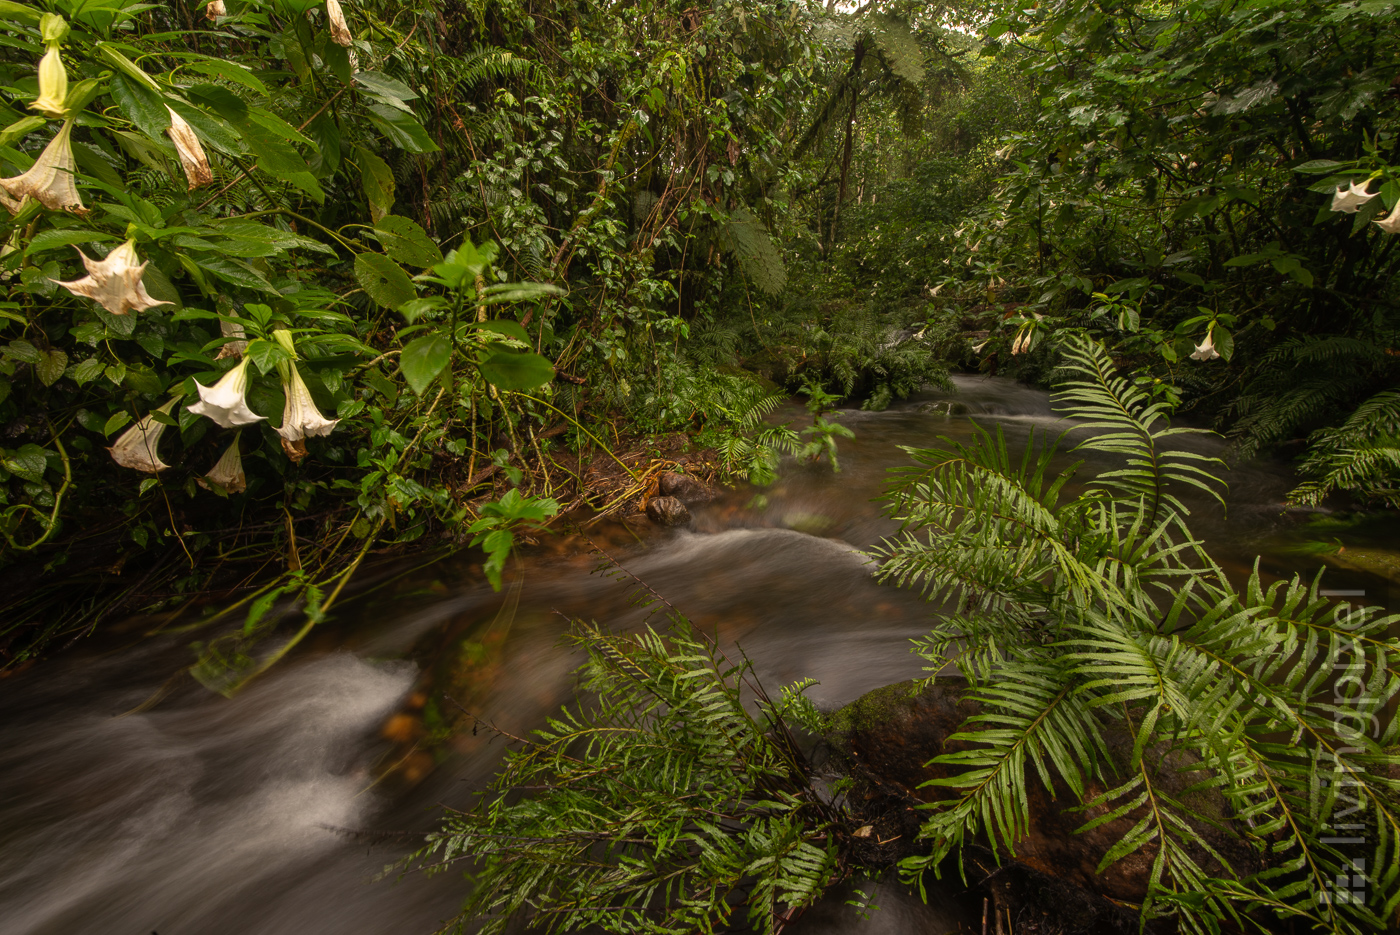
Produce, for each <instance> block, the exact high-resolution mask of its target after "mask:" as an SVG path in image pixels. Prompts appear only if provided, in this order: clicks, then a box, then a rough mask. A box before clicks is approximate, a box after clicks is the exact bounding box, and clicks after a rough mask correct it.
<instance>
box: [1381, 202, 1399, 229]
mask: <svg viewBox="0 0 1400 935" xmlns="http://www.w3.org/2000/svg"><path fill="white" fill-rule="evenodd" d="M1376 226H1377V227H1379V228H1380V229H1381V230H1383V231H1385V232H1386V233H1387V234H1400V201H1397V202H1396V203H1395V207H1394V209H1392V210H1391V212H1390V213H1389V214H1387V215H1386V216H1385V217H1383V218H1381V219H1380V220H1379V221H1377V222H1376Z"/></svg>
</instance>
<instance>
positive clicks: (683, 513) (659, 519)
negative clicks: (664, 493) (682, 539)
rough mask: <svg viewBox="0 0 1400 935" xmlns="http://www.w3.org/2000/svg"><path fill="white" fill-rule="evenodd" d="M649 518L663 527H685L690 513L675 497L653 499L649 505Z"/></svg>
mask: <svg viewBox="0 0 1400 935" xmlns="http://www.w3.org/2000/svg"><path fill="white" fill-rule="evenodd" d="M647 518H648V519H650V520H651V521H652V522H653V523H657V524H658V525H661V526H684V525H685V524H686V523H688V522H690V511H689V510H687V509H686V508H685V504H684V503H682V502H681V501H679V500H677V499H676V498H675V497H653V498H652V500H651V502H650V503H648V504H647Z"/></svg>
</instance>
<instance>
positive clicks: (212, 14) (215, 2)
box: [204, 0, 228, 23]
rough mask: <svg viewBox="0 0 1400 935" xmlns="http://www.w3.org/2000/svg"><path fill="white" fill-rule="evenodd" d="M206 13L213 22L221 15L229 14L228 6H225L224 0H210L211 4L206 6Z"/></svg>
mask: <svg viewBox="0 0 1400 935" xmlns="http://www.w3.org/2000/svg"><path fill="white" fill-rule="evenodd" d="M204 15H205V16H206V17H208V18H209V22H211V23H213V22H216V21H218V20H219V19H220V18H221V17H224V16H228V7H226V6H224V0H209V5H208V6H206V7H205V8H204Z"/></svg>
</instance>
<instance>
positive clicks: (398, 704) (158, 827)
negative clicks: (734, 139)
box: [0, 376, 1390, 935]
mask: <svg viewBox="0 0 1400 935" xmlns="http://www.w3.org/2000/svg"><path fill="white" fill-rule="evenodd" d="M955 382H956V384H957V389H958V392H957V393H956V395H950V394H946V393H939V392H932V391H930V392H926V393H923V394H920V395H919V396H917V397H915V398H912V399H909V400H905V401H904V402H902V403H899V404H897V405H896V406H894V407H893V408H891V409H890V410H888V411H885V412H880V413H866V412H856V411H851V412H846V413H844V414H843V416H842V422H843V424H845V425H846V426H848V427H849V428H850V429H852V430H853V431H854V432H855V434H856V437H855V439H853V440H849V441H846V440H843V441H842V442H841V443H840V452H839V454H840V464H841V468H842V470H841V472H840V473H833V472H832V471H831V469H830V468H829V467H827V466H826V465H817V466H801V465H794V464H789V465H787V467H786V469H785V471H784V473H783V474H782V476H781V477H780V479H779V480H778V482H777V483H775V484H774V485H773V486H772V487H771V488H770V489H768V490H767V491H764V493H763V496H764V497H765V498H766V503H765V502H762V501H761V500H755V499H754V491H753V490H746V491H733V492H729V493H727V494H726V495H725V496H723V497H721V498H720V499H719V500H717V501H715V502H714V503H711V504H708V505H705V506H702V507H699V508H698V509H695V510H694V511H693V512H694V514H695V515H694V520H693V522H692V524H691V526H690V527H689V528H686V529H681V530H669V531H656V532H652V533H650V534H648V535H647V536H646V537H645V540H644V541H639V540H636V539H635V538H632V537H626V536H623V535H613V536H611V538H605V539H600V540H599V544H600V545H604V547H605V548H607V549H608V551H609V552H610V554H612V555H613V557H614V558H616V559H617V560H618V561H620V562H621V563H622V564H623V565H625V567H626V568H627V569H628V570H629V571H630V572H632V573H633V574H635V575H636V576H637V577H638V578H640V579H641V580H642V581H644V582H646V584H647V585H649V586H650V587H651V588H652V589H654V590H655V591H657V592H659V593H660V594H662V595H664V596H665V598H666V599H667V600H668V601H669V602H670V603H671V604H673V605H674V606H675V607H676V608H677V609H679V610H680V611H681V612H683V613H685V614H687V615H688V616H690V617H691V619H692V620H694V621H695V622H696V623H697V624H700V625H702V626H704V627H706V628H707V629H711V630H714V631H717V632H718V633H719V635H720V639H721V641H722V642H724V643H727V644H734V643H738V644H739V645H740V646H742V648H743V650H744V651H745V652H746V653H747V654H748V656H749V657H750V658H751V659H752V660H753V661H754V663H755V666H756V670H757V673H758V675H759V676H760V677H761V678H762V680H763V681H764V682H765V683H766V684H767V685H768V686H770V687H775V686H777V685H779V684H783V683H786V682H790V681H793V680H796V679H799V678H803V677H811V678H815V679H816V680H817V681H818V682H819V684H818V685H817V686H815V687H814V688H813V689H812V690H811V691H810V693H809V695H810V697H812V699H813V700H814V701H816V702H817V704H818V705H819V706H821V707H823V708H832V707H836V706H839V705H842V704H844V703H846V702H849V701H851V700H852V699H854V698H856V697H858V696H859V695H861V694H863V693H864V692H866V691H869V690H871V689H874V688H877V687H880V686H883V685H887V684H889V683H891V682H895V681H898V680H901V679H908V678H912V677H915V676H918V675H920V674H921V669H920V660H919V659H917V658H916V657H914V656H912V655H911V654H910V652H909V649H908V647H909V640H910V639H911V638H913V637H915V636H918V635H920V634H921V633H922V632H923V630H924V629H925V621H926V619H927V614H928V608H927V606H926V605H924V604H923V603H922V602H921V601H920V600H919V599H918V597H917V595H915V594H913V593H911V592H906V591H901V590H898V589H895V588H892V587H884V586H880V585H877V584H875V583H874V581H873V580H872V578H871V575H870V567H869V565H868V563H867V560H866V559H865V558H864V556H862V555H861V554H860V552H859V551H858V550H860V549H862V548H866V547H868V546H870V545H872V544H874V543H876V542H878V541H879V539H880V538H881V537H882V536H885V535H888V534H889V533H891V532H892V531H893V530H894V528H895V526H894V524H893V523H892V522H890V521H889V520H888V519H886V518H884V517H883V516H882V515H881V512H880V507H879V504H878V503H873V502H872V498H873V497H876V496H877V495H878V494H879V492H880V490H881V488H882V486H883V485H884V483H885V482H886V471H887V469H888V468H890V467H894V466H898V465H901V464H904V463H907V460H908V459H907V456H906V455H905V454H904V452H902V451H901V450H900V447H899V446H902V445H912V446H920V447H929V446H932V445H934V444H935V443H936V439H937V436H939V435H948V436H950V437H953V438H956V439H966V438H968V437H970V434H971V431H972V428H971V423H970V422H969V419H968V417H969V416H971V417H973V418H976V419H978V420H979V421H980V422H982V423H983V424H984V425H988V426H990V425H992V424H993V423H995V424H997V425H1000V426H1002V428H1003V429H1004V431H1005V432H1006V435H1007V438H1008V441H1009V442H1010V443H1011V444H1012V446H1013V447H1021V446H1024V444H1025V443H1026V439H1027V438H1028V436H1029V434H1030V433H1031V432H1032V431H1033V430H1034V431H1036V432H1040V431H1045V430H1049V431H1052V432H1058V431H1060V430H1062V429H1063V428H1064V427H1065V424H1064V423H1063V422H1061V421H1059V420H1057V418H1056V417H1055V416H1054V414H1053V413H1052V412H1051V409H1050V405H1049V400H1048V397H1047V396H1046V394H1045V393H1042V392H1039V391H1035V390H1031V389H1028V388H1026V387H1023V386H1019V385H1017V384H1014V383H1012V382H1010V381H1007V380H1002V379H996V378H985V377H974V376H962V377H956V378H955ZM788 415H791V416H792V417H794V418H799V417H800V416H801V410H800V408H793V409H792V410H791V411H790V412H789V413H788ZM1057 423H1058V424H1057ZM1193 444H1194V445H1196V446H1198V450H1202V451H1210V450H1220V444H1219V442H1218V441H1217V440H1213V439H1200V440H1197V441H1195V442H1193ZM1226 479H1227V480H1228V482H1229V484H1230V490H1229V494H1228V498H1227V499H1228V503H1229V505H1228V509H1227V510H1221V509H1220V507H1219V506H1218V505H1211V504H1209V503H1206V502H1204V501H1193V502H1192V508H1193V516H1192V526H1193V529H1194V530H1195V531H1196V532H1197V533H1198V534H1203V535H1204V536H1205V537H1206V539H1207V541H1208V543H1209V545H1210V547H1211V548H1212V550H1213V551H1214V553H1215V555H1216V557H1217V558H1218V559H1219V560H1221V561H1222V563H1224V564H1225V566H1226V568H1227V569H1229V570H1231V571H1232V573H1233V572H1238V573H1241V574H1243V573H1245V572H1246V571H1247V570H1248V568H1249V567H1250V565H1251V564H1252V563H1253V561H1254V556H1255V555H1256V554H1260V553H1263V555H1264V558H1263V561H1262V566H1261V567H1262V569H1263V570H1264V572H1265V573H1267V574H1269V575H1290V574H1292V573H1294V572H1304V573H1308V574H1311V573H1313V572H1314V571H1315V570H1316V568H1317V566H1318V564H1319V559H1317V558H1315V557H1309V556H1307V555H1305V554H1300V553H1297V552H1292V551H1289V550H1287V549H1285V548H1284V547H1283V545H1282V544H1281V543H1285V542H1286V541H1287V539H1288V536H1290V535H1291V534H1292V533H1291V530H1292V529H1293V528H1294V527H1296V526H1297V525H1298V524H1299V522H1300V520H1301V518H1302V517H1301V516H1300V515H1298V514H1294V513H1291V512H1290V511H1288V510H1286V509H1285V508H1284V507H1283V505H1282V500H1283V496H1284V494H1285V493H1286V492H1287V491H1288V489H1289V488H1290V487H1291V486H1292V484H1293V479H1292V475H1291V472H1290V470H1289V468H1288V466H1287V465H1286V464H1283V463H1281V462H1251V463H1247V464H1244V465H1239V466H1236V467H1235V468H1234V469H1233V470H1231V471H1230V472H1229V473H1228V475H1227V477H1226ZM619 532H621V529H620V528H619ZM600 535H602V534H601V533H600ZM470 561H471V558H470V557H468V556H465V555H463V556H459V557H454V558H451V559H448V560H445V561H442V562H439V563H437V564H435V565H432V566H429V567H426V568H422V569H419V570H417V571H411V572H409V573H407V574H400V575H399V576H398V577H392V578H391V576H390V575H388V574H387V573H386V574H384V575H383V577H384V580H385V584H384V585H383V586H382V587H379V588H378V589H375V590H373V591H371V592H370V593H368V594H366V595H364V596H362V597H360V598H356V599H354V600H347V601H345V602H344V603H343V604H342V605H340V606H338V607H337V608H336V615H337V618H338V619H337V620H336V621H334V622H332V623H329V624H326V625H324V626H323V627H321V628H320V629H318V631H317V632H316V633H315V634H314V635H313V638H312V639H309V640H308V641H307V643H306V644H305V645H304V646H303V647H300V648H299V649H298V651H297V652H296V653H294V654H293V655H292V656H290V657H289V658H288V659H286V660H284V661H283V663H281V664H280V665H278V666H277V667H276V668H275V669H273V670H272V671H271V672H270V673H269V674H267V675H266V676H264V677H262V678H261V679H259V680H257V681H255V682H254V683H252V684H251V685H250V686H249V687H248V688H246V689H245V690H244V691H242V692H241V693H239V694H237V695H236V696H234V697H233V698H231V699H228V698H224V697H222V696H220V695H217V694H214V693H211V692H209V691H207V690H205V689H204V688H202V687H200V686H198V685H197V684H194V683H193V682H192V681H191V680H190V679H188V678H183V679H172V674H174V673H177V672H178V671H179V670H180V669H181V668H182V667H184V666H186V665H188V664H189V662H190V661H191V659H192V654H191V651H190V648H189V644H190V643H191V642H192V641H193V640H196V639H200V638H207V637H208V634H203V633H194V634H191V633H167V634H162V635H159V636H156V637H153V638H144V639H143V638H140V629H139V628H136V629H134V630H133V631H131V632H130V633H126V634H123V633H121V632H119V630H118V632H114V633H108V634H103V635H101V636H99V637H94V638H93V639H91V640H89V641H88V642H86V643H82V644H79V645H78V646H77V647H76V648H75V649H74V650H71V651H69V652H67V653H64V654H62V655H60V656H59V657H56V658H54V659H50V660H48V661H47V662H44V663H42V664H40V665H37V666H34V667H32V668H31V669H29V670H27V671H25V672H22V673H19V674H18V675H15V676H14V677H11V678H7V679H4V680H0V931H3V932H4V933H5V935H244V933H246V935H254V933H256V935H282V933H286V935H291V933H334V935H388V933H393V935H429V933H431V932H433V931H434V930H435V929H436V928H437V927H438V926H439V925H440V924H441V922H442V921H443V920H444V919H446V918H449V917H450V916H452V915H453V914H454V913H455V910H456V908H457V906H458V905H459V904H460V901H461V898H462V896H463V884H462V881H461V878H460V876H459V875H456V874H450V873H449V874H441V875H438V876H434V877H424V876H421V875H410V876H406V877H403V878H399V877H398V875H397V873H396V872H390V873H389V874H388V875H387V877H383V878H380V874H381V873H382V871H383V870H384V868H385V867H386V865H389V864H392V863H393V862H394V861H395V860H396V859H397V858H398V857H400V856H401V855H402V854H404V853H406V852H407V851H408V850H410V849H411V848H412V838H411V834H412V833H415V832H422V831H425V830H429V829H431V828H432V827H434V825H435V824H436V821H437V816H438V815H440V813H441V812H440V810H441V806H442V805H447V806H453V805H462V804H464V803H465V802H466V801H467V798H468V796H469V794H470V793H471V792H472V791H473V790H475V789H479V788H480V787H481V786H482V785H484V784H485V783H486V782H487V780H488V779H489V777H490V776H491V774H492V772H493V770H494V767H495V765H496V763H497V762H498V760H499V757H500V755H501V753H502V744H501V742H500V741H499V740H494V741H493V740H492V739H491V738H490V737H489V736H488V735H487V732H484V731H483V732H481V734H480V735H478V736H471V735H470V734H462V735H460V736H456V737H453V738H451V739H450V740H449V741H447V742H445V743H441V744H439V745H438V746H437V747H435V748H433V752H431V753H430V752H428V751H427V750H426V749H425V748H424V747H423V745H422V744H420V743H418V741H417V738H421V737H422V736H424V735H425V734H426V733H428V732H430V730H431V729H432V727H433V724H434V718H435V717H438V718H441V717H442V712H441V711H435V709H434V708H433V705H431V704H426V703H425V701H424V698H423V696H422V695H421V693H420V692H421V690H422V688H423V685H424V683H425V677H426V675H428V674H430V672H431V671H437V672H442V671H451V670H453V667H454V666H456V665H457V664H458V663H459V662H460V661H461V660H463V659H466V657H467V655H469V654H470V653H471V652H476V653H477V654H478V655H480V653H481V652H482V647H483V646H484V647H487V648H488V649H489V650H490V655H489V658H488V659H487V660H486V662H484V663H483V662H481V661H480V660H479V659H478V660H476V661H475V662H473V663H472V664H471V665H470V666H469V667H468V669H467V671H469V672H471V673H472V677H471V678H470V679H467V680H464V682H463V684H462V685H461V686H460V687H458V688H453V689H452V691H456V692H458V694H453V695H452V698H453V700H454V703H460V704H461V705H463V706H464V707H467V708H470V709H471V710H472V712H473V713H474V714H477V715H479V716H480V717H481V718H483V719H484V720H486V721H489V722H491V723H493V724H495V725H496V726H498V727H500V728H501V729H503V730H506V731H510V732H512V733H524V732H528V731H529V730H530V729H531V728H533V727H534V726H536V725H538V724H540V723H541V721H542V719H543V718H544V717H545V716H546V715H547V714H549V713H551V712H552V710H553V709H555V708H557V707H558V705H560V704H561V703H564V702H566V701H567V700H568V699H569V697H570V688H571V684H572V683H571V671H572V669H573V667H574V666H575V665H576V664H577V662H578V659H577V657H576V656H573V655H571V654H570V652H569V650H568V649H567V648H566V647H564V646H562V645H561V644H560V641H559V636H560V634H561V633H562V632H563V630H564V629H565V627H566V622H565V619H564V617H565V616H568V615H576V616H581V617H585V618H591V619H596V620H599V621H600V622H607V623H609V624H614V625H627V624H629V623H631V624H635V623H637V622H639V621H640V620H641V619H642V615H643V613H644V611H642V610H641V609H639V608H637V607H635V606H634V604H633V601H632V594H633V591H634V590H635V587H629V586H628V582H623V581H619V580H615V579H614V577H612V576H608V575H605V574H600V573H598V572H597V567H598V565H599V562H598V558H597V556H596V555H589V554H583V553H580V552H579V551H577V550H573V551H570V550H567V549H564V548H560V547H551V545H550V543H549V542H545V543H542V544H541V545H540V546H539V547H538V548H535V549H532V550H529V553H528V554H527V555H526V556H525V557H524V560H523V572H522V573H521V574H523V579H518V582H517V584H515V585H511V584H508V585H507V588H506V590H505V591H504V592H503V593H502V594H496V593H493V592H492V591H491V590H490V588H489V587H487V586H486V585H485V583H484V581H483V579H482V578H481V575H480V573H479V570H477V569H474V568H473V567H472V566H471V565H470ZM1326 580H1327V583H1328V584H1327V586H1328V587H1329V588H1333V589H1337V590H1342V591H1347V592H1351V593H1354V592H1357V591H1364V592H1365V597H1367V599H1384V598H1385V595H1386V594H1387V593H1388V590H1387V589H1388V588H1389V587H1390V586H1389V585H1388V583H1387V582H1386V581H1385V579H1382V578H1377V577H1373V576H1371V575H1369V574H1367V573H1364V572H1361V571H1346V570H1332V571H1329V572H1328V577H1327V579H1326ZM632 584H635V583H632ZM464 634H476V636H474V637H473V638H472V640H469V641H468V642H466V643H463V642H462V641H461V640H462V637H463V635H464ZM481 634H485V636H482V635H481ZM457 671H460V669H458V670H457ZM161 691H164V694H163V695H162V696H160V697H159V699H158V701H157V702H156V703H154V704H150V703H149V702H150V700H151V699H152V698H153V696H156V695H157V693H158V692H161ZM458 695H462V697H458ZM385 765H395V766H396V767H397V768H396V770H395V771H394V773H393V776H392V778H391V779H388V780H384V781H377V780H376V777H377V776H380V775H381V774H382V773H383V767H384V766H385ZM354 831H366V832H382V834H379V835H376V836H366V835H361V834H354V833H350V832H354ZM396 833H398V834H396ZM933 897H934V898H933V899H932V900H931V904H930V905H924V904H923V903H921V902H920V901H919V900H918V899H917V897H915V896H911V895H909V894H908V893H906V892H904V891H903V890H902V889H901V888H899V887H897V886H893V885H890V886H885V887H882V888H881V889H880V891H879V892H878V893H877V894H876V899H875V902H876V904H877V905H878V906H879V907H880V908H879V911H877V912H875V913H873V914H872V915H871V916H870V917H869V918H868V919H867V920H861V919H859V918H858V917H857V916H856V915H855V913H854V910H852V909H850V908H849V907H846V906H844V905H843V904H842V901H841V900H840V899H839V898H835V897H833V898H829V899H828V900H827V902H826V903H824V904H823V905H821V906H818V907H817V908H816V909H814V910H813V911H811V912H809V913H808V914H807V916H805V917H804V918H803V919H802V921H801V922H800V923H799V926H797V927H795V928H794V929H793V931H798V932H804V933H836V932H863V933H871V935H874V933H890V935H894V933H900V935H913V933H929V935H935V933H943V932H948V931H953V930H955V929H956V927H957V924H958V922H959V921H960V920H963V919H964V916H963V915H962V914H961V913H962V909H961V908H960V906H959V904H957V902H956V900H953V899H947V900H942V899H940V898H939V897H938V894H937V893H936V892H935V893H934V894H933Z"/></svg>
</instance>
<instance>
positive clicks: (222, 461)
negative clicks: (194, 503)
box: [198, 432, 248, 493]
mask: <svg viewBox="0 0 1400 935" xmlns="http://www.w3.org/2000/svg"><path fill="white" fill-rule="evenodd" d="M241 434H242V433H241V432H239V433H235V434H234V436H233V444H232V445H229V446H228V451H225V452H224V454H223V457H221V458H219V460H218V462H217V463H215V465H214V466H213V467H212V468H210V469H209V473H208V474H205V475H204V476H203V477H201V478H200V479H199V482H198V483H199V486H201V487H203V488H204V489H205V490H209V489H211V488H210V486H209V483H213V484H216V485H218V487H220V488H223V492H224V493H242V492H243V491H244V490H245V489H247V487H248V475H246V474H244V473H243V455H242V454H241V453H239V451H238V436H239V435H241ZM206 481H208V482H209V483H205V482H206Z"/></svg>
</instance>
